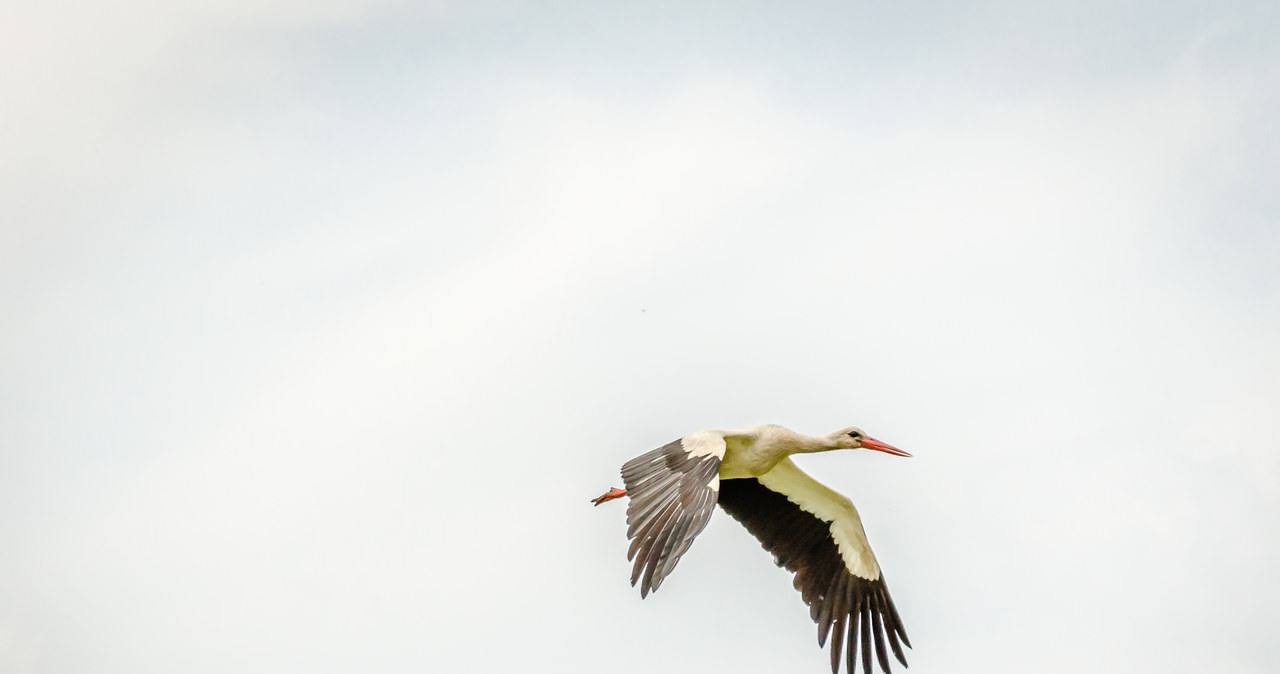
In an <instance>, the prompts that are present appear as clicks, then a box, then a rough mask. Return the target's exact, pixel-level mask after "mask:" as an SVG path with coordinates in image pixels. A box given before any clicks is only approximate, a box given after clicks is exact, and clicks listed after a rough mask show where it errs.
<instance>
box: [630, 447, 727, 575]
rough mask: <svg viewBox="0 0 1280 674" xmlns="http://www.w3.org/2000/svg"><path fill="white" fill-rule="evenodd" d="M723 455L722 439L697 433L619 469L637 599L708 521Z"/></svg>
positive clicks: (641, 456)
mask: <svg viewBox="0 0 1280 674" xmlns="http://www.w3.org/2000/svg"><path fill="white" fill-rule="evenodd" d="M724 451H725V443H724V436H723V435H721V434H719V433H714V432H708V431H699V432H697V433H690V434H689V435H686V436H684V437H683V438H681V439H679V440H676V441H675V442H672V443H670V444H668V445H665V446H663V447H659V448H658V449H655V450H653V451H652V452H648V453H646V454H641V455H640V456H637V457H636V458H634V459H632V460H630V461H628V462H626V464H624V465H623V466H622V480H623V481H624V482H625V483H626V486H627V496H628V497H629V498H630V503H628V504H627V538H632V539H635V540H633V541H632V542H631V548H630V549H628V550H627V559H628V560H630V559H635V565H634V566H633V567H632V569H631V584H632V585H635V584H636V581H637V580H640V581H641V582H640V596H641V597H645V596H647V595H648V594H649V591H650V590H653V591H657V589H658V586H659V585H662V580H663V579H664V578H666V577H667V574H669V573H671V570H672V569H674V568H675V566H676V562H678V561H680V556H681V555H683V554H684V553H685V551H686V550H688V549H689V546H690V545H692V544H693V539H694V537H695V536H697V535H698V534H699V533H701V532H702V529H703V528H704V527H706V526H707V521H708V520H709V519H711V511H713V510H715V506H716V496H717V494H718V492H719V489H720V461H721V460H723V459H724ZM642 574H643V577H642Z"/></svg>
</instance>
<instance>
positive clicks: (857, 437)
mask: <svg viewBox="0 0 1280 674" xmlns="http://www.w3.org/2000/svg"><path fill="white" fill-rule="evenodd" d="M849 437H851V438H853V439H854V440H861V439H862V434H861V433H859V432H857V431H849Z"/></svg>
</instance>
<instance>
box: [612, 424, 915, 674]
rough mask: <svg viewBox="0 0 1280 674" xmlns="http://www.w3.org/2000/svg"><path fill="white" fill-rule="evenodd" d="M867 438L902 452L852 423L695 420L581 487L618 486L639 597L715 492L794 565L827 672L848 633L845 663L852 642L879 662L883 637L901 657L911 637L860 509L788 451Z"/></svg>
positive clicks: (654, 586) (861, 442)
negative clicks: (792, 425)
mask: <svg viewBox="0 0 1280 674" xmlns="http://www.w3.org/2000/svg"><path fill="white" fill-rule="evenodd" d="M860 448H861V449H874V450H878V451H881V452H886V453H888V454H893V455H895V456H911V455H910V454H908V453H906V452H904V451H902V450H900V449H898V448H896V447H892V446H890V445H887V444H885V443H883V442H880V441H879V440H876V439H874V438H870V437H867V435H866V434H865V433H863V432H862V431H861V430H859V429H857V428H845V429H843V430H839V431H836V432H834V433H831V434H830V435H824V436H820V437H813V436H809V435H803V434H800V433H796V432H795V431H792V430H789V429H786V428H783V427H782V426H777V425H773V424H770V425H765V426H748V427H746V428H740V429H737V430H730V431H698V432H696V433H690V434H689V435H686V436H684V437H683V438H680V439H679V440H676V441H675V442H672V443H670V444H668V445H665V446H663V447H659V448H658V449H655V450H653V451H651V452H648V453H646V454H641V455H640V456H637V457H636V458H634V459H632V460H630V461H628V462H626V463H625V464H623V466H622V480H623V482H624V483H625V484H626V488H625V489H618V488H616V487H614V488H612V489H610V490H609V491H608V492H607V493H605V494H603V495H601V496H599V497H597V498H595V499H592V500H593V502H594V503H595V504H596V505H600V504H601V503H604V502H605V501H610V500H612V499H615V498H620V497H622V496H628V497H630V503H628V504H627V538H629V539H634V540H633V541H632V542H631V548H630V549H629V550H628V551H627V559H628V560H631V559H635V565H634V566H633V567H632V570H631V584H632V585H635V584H636V581H637V580H638V581H640V597H641V598H644V597H645V596H646V595H648V594H649V592H650V591H651V590H652V591H655V592H656V591H657V590H658V587H659V586H660V585H662V580H663V579H664V578H666V577H667V574H669V573H671V571H672V569H674V568H675V566H676V563H677V562H679V561H680V556H681V555H683V554H684V553H685V551H686V550H688V549H689V546H690V545H691V544H692V543H693V539H694V537H696V536H697V535H698V534H699V533H700V532H701V531H702V529H703V528H704V527H706V526H707V521H708V520H710V519H711V511H712V510H713V509H714V508H715V505H716V503H719V504H720V507H721V508H724V509H725V511H726V512H728V513H729V514H730V515H732V516H733V518H734V519H736V520H738V521H739V522H741V523H742V524H743V526H745V527H746V528H747V531H750V532H751V533H752V534H753V535H755V537H756V538H758V539H760V543H761V544H762V545H764V548H765V549H766V550H768V551H769V552H772V553H773V559H774V561H775V562H776V563H777V564H778V566H785V567H786V568H787V570H788V571H791V572H792V573H794V574H795V575H796V576H795V582H794V585H795V587H796V589H797V590H799V591H800V594H801V596H802V597H803V598H804V601H805V603H807V604H808V605H809V616H810V617H811V618H813V620H814V622H816V623H818V646H819V647H821V646H823V645H824V644H825V643H826V640H827V637H828V636H830V637H831V672H832V674H839V670H840V653H841V649H842V648H843V647H844V641H845V635H846V634H847V635H848V648H844V652H845V653H846V654H847V656H848V660H847V663H848V664H847V669H848V671H849V674H853V671H854V669H855V668H856V663H857V657H856V655H857V653H858V646H861V653H862V668H863V671H864V672H865V674H871V654H872V651H874V652H875V656H876V659H877V660H878V661H879V663H880V669H882V670H884V671H885V672H886V673H887V672H889V656H888V653H887V651H886V649H885V640H886V639H885V637H886V635H887V636H888V642H889V648H890V649H892V650H893V654H894V656H896V657H897V658H898V661H899V662H901V663H902V664H903V666H904V667H905V666H906V664H907V659H906V657H905V656H904V655H903V654H902V644H906V645H907V646H911V641H910V640H908V639H907V633H906V631H905V630H904V629H903V627H902V620H901V619H900V618H899V617H898V610H897V609H896V608H894V606H893V600H892V599H890V598H889V588H888V586H886V585H885V582H884V575H883V574H882V573H880V565H879V564H878V563H876V557H875V555H874V554H872V552H871V545H870V544H869V543H868V542H867V535H866V533H865V532H863V530H862V520H861V519H860V518H859V517H858V511H857V510H856V509H854V507H853V503H851V502H850V501H849V499H847V498H845V497H844V496H841V495H840V494H838V493H836V492H835V491H832V490H831V489H829V488H827V487H826V486H824V485H822V484H821V483H819V482H818V481H817V480H815V479H813V478H811V477H809V476H808V475H806V474H805V473H804V472H803V471H801V470H800V469H799V468H798V467H797V466H796V464H795V463H793V462H792V461H791V459H790V458H789V457H790V455H792V454H805V453H811V452H826V451H831V450H834V449H860Z"/></svg>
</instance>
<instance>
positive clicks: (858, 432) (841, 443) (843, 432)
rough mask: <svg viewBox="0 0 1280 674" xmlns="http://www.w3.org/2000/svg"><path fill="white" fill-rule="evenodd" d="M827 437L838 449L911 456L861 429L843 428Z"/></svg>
mask: <svg viewBox="0 0 1280 674" xmlns="http://www.w3.org/2000/svg"><path fill="white" fill-rule="evenodd" d="M827 437H828V438H830V439H831V441H832V444H833V445H835V447H836V449H874V450H876V451H877V452H884V453H885V454H892V455H894V456H911V455H910V454H908V453H906V452H904V451H902V450H901V449H898V448H897V447H894V446H893V445H890V444H887V443H884V442H880V441H879V440H876V439H875V438H873V437H871V436H869V435H867V434H866V433H863V432H862V429H861V428H857V427H854V426H850V427H849V428H842V429H840V430H838V431H836V432H835V433H832V434H831V435H829V436H827Z"/></svg>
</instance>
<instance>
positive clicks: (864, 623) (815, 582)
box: [720, 478, 911, 674]
mask: <svg viewBox="0 0 1280 674" xmlns="http://www.w3.org/2000/svg"><path fill="white" fill-rule="evenodd" d="M720 507H721V508H724V509H725V512H727V513H729V514H730V515H732V516H733V518H734V519H736V520H738V521H739V522H741V523H742V524H743V526H745V527H746V528H747V531H750V532H751V533H752V534H753V535H754V536H755V537H756V538H757V539H759V540H760V542H761V543H762V544H763V545H764V549H765V550H768V551H769V552H772V553H773V560H774V562H776V563H777V565H778V566H783V567H786V568H787V570H788V571H791V572H793V573H795V574H796V577H795V582H794V583H793V584H794V585H795V588H796V589H797V590H800V594H801V596H802V597H803V598H804V601H805V603H807V604H808V605H809V615H810V617H812V618H813V620H814V621H815V622H817V623H818V645H819V646H822V645H824V644H825V643H826V639H827V636H828V634H830V635H831V671H832V674H839V670H840V651H841V648H842V646H843V642H844V637H845V634H846V633H847V634H848V648H847V649H846V653H847V654H848V661H847V667H848V671H849V674H853V671H854V669H855V668H856V664H857V658H856V653H857V646H858V637H857V635H858V634H859V633H861V637H860V638H861V645H862V667H863V672H865V674H871V653H872V651H873V650H874V651H875V655H876V658H877V660H879V663H880V668H881V669H882V670H884V671H885V672H886V673H887V672H889V658H888V654H887V653H886V649H885V635H886V634H887V635H888V641H889V647H890V648H892V649H893V654H894V655H895V656H896V657H897V658H898V662H901V663H902V665H903V666H904V667H905V666H906V665H907V659H906V656H904V655H903V653H902V646H901V645H900V644H899V639H901V642H902V643H903V644H906V645H907V646H910V645H911V641H910V640H909V639H907V633H906V631H905V630H904V629H903V627H902V620H901V619H900V618H899V617H898V610H897V609H896V608H895V607H894V605H893V600H892V599H890V598H889V588H888V587H887V586H886V585H885V582H884V577H883V575H881V574H879V573H878V569H877V573H876V578H875V579H874V580H868V579H866V578H862V577H859V576H857V575H855V574H854V573H852V572H851V571H850V569H849V567H848V566H847V564H846V562H845V560H844V558H843V557H842V556H841V554H840V549H839V546H838V545H837V542H836V540H835V535H834V534H833V533H832V532H833V527H832V523H831V521H825V520H823V519H820V518H819V517H818V516H816V515H814V514H813V513H810V512H808V511H806V510H804V509H802V508H801V507H800V506H799V505H797V504H796V503H793V502H792V501H790V500H789V499H788V498H787V497H786V496H785V495H783V494H781V493H778V492H776V491H773V490H772V489H769V488H768V487H766V486H764V485H763V484H761V483H760V481H759V480H756V479H754V478H745V479H734V480H725V481H723V482H722V483H721V484H720ZM860 529H861V525H859V530H860ZM846 630H847V632H846ZM873 639H874V647H873V645H872V640H873Z"/></svg>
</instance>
